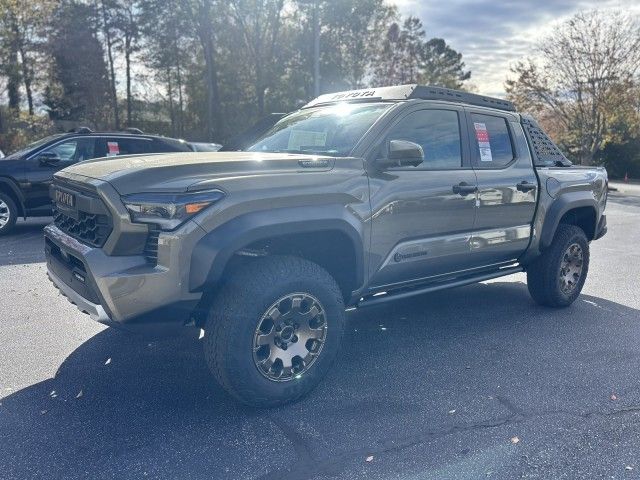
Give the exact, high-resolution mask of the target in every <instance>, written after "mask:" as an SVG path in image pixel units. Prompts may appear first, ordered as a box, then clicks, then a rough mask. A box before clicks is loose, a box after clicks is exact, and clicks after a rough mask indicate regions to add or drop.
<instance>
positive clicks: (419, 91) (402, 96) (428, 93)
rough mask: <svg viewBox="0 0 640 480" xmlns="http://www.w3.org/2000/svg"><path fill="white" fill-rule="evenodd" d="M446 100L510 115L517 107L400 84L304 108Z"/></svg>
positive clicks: (349, 92)
mask: <svg viewBox="0 0 640 480" xmlns="http://www.w3.org/2000/svg"><path fill="white" fill-rule="evenodd" d="M416 98H417V99H421V100H443V101H448V102H455V103H463V104H467V105H475V106H481V107H489V108H495V109H497V110H504V111H507V112H515V111H516V107H515V105H514V104H513V103H512V102H510V101H508V100H503V99H501V98H494V97H487V96H485V95H478V94H476V93H469V92H463V91H462V90H454V89H452V88H443V87H431V86H427V85H417V84H411V85H398V86H395V87H375V88H363V89H360V90H347V91H344V92H336V93H327V94H324V95H320V96H319V97H318V98H315V99H313V100H311V101H310V102H309V103H307V104H306V105H305V106H304V107H302V108H309V107H315V106H317V105H323V104H329V103H337V102H349V101H352V102H354V101H360V102H361V101H367V100H368V101H372V100H373V101H375V100H382V101H385V100H411V99H416Z"/></svg>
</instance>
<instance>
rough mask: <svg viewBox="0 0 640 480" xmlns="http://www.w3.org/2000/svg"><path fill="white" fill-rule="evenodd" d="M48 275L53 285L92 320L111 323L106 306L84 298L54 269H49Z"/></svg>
mask: <svg viewBox="0 0 640 480" xmlns="http://www.w3.org/2000/svg"><path fill="white" fill-rule="evenodd" d="M47 276H48V277H49V280H50V281H51V283H53V286H54V287H56V288H57V289H58V290H59V291H60V293H61V294H62V295H64V296H65V297H67V298H68V299H69V301H70V302H71V303H72V304H73V305H75V306H77V307H78V310H80V311H81V312H82V313H86V314H88V315H89V316H90V317H91V320H95V321H96V322H100V323H105V324H108V323H110V321H111V319H110V318H109V315H107V312H105V311H104V308H102V305H98V304H96V303H93V302H91V301H90V300H87V299H86V298H84V297H83V296H82V295H80V294H79V293H78V292H76V291H75V290H74V289H73V288H71V287H70V286H69V285H67V284H66V283H64V282H63V281H62V280H61V279H60V278H59V277H58V276H57V275H56V274H55V273H53V271H51V269H48V271H47Z"/></svg>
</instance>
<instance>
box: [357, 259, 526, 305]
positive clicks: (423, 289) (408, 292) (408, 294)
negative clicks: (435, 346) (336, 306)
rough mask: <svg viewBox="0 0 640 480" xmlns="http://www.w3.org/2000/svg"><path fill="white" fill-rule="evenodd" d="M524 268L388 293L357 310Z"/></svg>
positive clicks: (519, 268) (497, 271) (517, 271)
mask: <svg viewBox="0 0 640 480" xmlns="http://www.w3.org/2000/svg"><path fill="white" fill-rule="evenodd" d="M523 271H524V268H523V267H520V266H518V267H509V268H503V269H501V270H496V271H494V272H489V273H483V274H481V275H474V276H471V277H465V278H461V279H459V280H454V281H451V282H442V283H437V284H432V285H428V286H426V287H415V288H414V289H412V290H404V291H401V292H398V293H393V292H390V293H387V294H386V295H379V296H377V297H368V298H365V299H363V300H360V301H359V302H358V304H357V308H363V307H371V306H373V305H379V304H381V303H386V302H391V301H393V300H400V299H403V298H408V297H413V296H415V295H422V294H423V293H429V292H436V291H438V290H445V289H447V288H453V287H462V286H464V285H469V284H472V283H478V282H483V281H485V280H491V279H492V278H498V277H504V276H506V275H511V274H513V273H520V272H523Z"/></svg>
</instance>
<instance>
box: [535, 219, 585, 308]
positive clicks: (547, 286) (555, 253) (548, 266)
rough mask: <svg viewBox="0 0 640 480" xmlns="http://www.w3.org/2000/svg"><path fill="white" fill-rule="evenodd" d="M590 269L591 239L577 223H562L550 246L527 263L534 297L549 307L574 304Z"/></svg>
mask: <svg viewBox="0 0 640 480" xmlns="http://www.w3.org/2000/svg"><path fill="white" fill-rule="evenodd" d="M588 271H589V242H588V241H587V237H586V235H585V233H584V231H583V230H582V229H581V228H579V227H576V226H575V225H565V224H560V225H559V226H558V229H557V231H556V234H555V237H554V238H553V242H552V243H551V245H550V246H549V248H548V249H547V250H545V251H544V253H543V254H542V255H541V256H540V257H539V258H538V259H537V260H536V261H535V262H534V263H533V264H531V265H529V266H528V267H527V285H528V288H529V293H530V294H531V296H532V297H533V299H534V300H535V301H536V302H538V303H539V304H541V305H545V306H548V307H566V306H568V305H571V304H572V303H573V302H574V301H575V299H576V298H578V295H580V291H581V290H582V287H583V285H584V282H585V280H586V278H587V273H588Z"/></svg>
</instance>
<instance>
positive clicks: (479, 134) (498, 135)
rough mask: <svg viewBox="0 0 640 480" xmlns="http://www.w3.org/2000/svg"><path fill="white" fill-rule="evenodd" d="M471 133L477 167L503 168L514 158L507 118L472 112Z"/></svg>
mask: <svg viewBox="0 0 640 480" xmlns="http://www.w3.org/2000/svg"><path fill="white" fill-rule="evenodd" d="M471 122H472V125H471V128H472V131H471V135H472V138H473V143H474V147H475V149H476V162H475V166H476V167H477V168H502V167H505V166H507V165H508V164H510V163H511V161H512V160H513V159H514V153H513V146H512V142H511V134H510V133H509V127H508V126H507V120H506V119H505V118H503V117H494V116H492V115H481V114H477V113H472V114H471Z"/></svg>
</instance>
